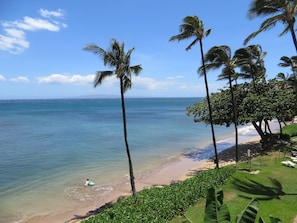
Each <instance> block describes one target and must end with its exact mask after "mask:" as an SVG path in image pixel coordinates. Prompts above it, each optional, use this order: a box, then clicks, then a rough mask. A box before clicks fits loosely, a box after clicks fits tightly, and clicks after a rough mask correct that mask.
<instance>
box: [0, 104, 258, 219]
mask: <svg viewBox="0 0 297 223" xmlns="http://www.w3.org/2000/svg"><path fill="white" fill-rule="evenodd" d="M199 100H202V99H201V98H127V99H126V100H125V102H126V113H127V130H128V142H129V146H130V152H131V156H132V162H133V168H134V175H135V176H136V177H137V175H139V174H141V173H143V172H146V171H148V170H151V169H153V168H156V167H157V166H158V165H160V163H162V162H166V161H168V160H169V159H171V158H173V157H176V156H180V155H181V154H185V153H191V154H195V159H203V158H209V157H210V156H212V155H214V152H213V147H212V138H211V131H210V126H207V125H205V124H204V123H195V122H194V121H193V117H188V116H186V107H187V106H191V105H193V104H194V103H195V102H197V101H199ZM215 133H216V139H217V140H218V150H219V151H222V150H224V149H226V148H228V147H230V146H232V145H234V136H233V135H234V128H233V127H230V128H226V127H224V126H216V127H215ZM240 135H241V137H252V136H256V134H255V133H254V132H253V131H252V127H251V126H244V127H241V128H240ZM0 154H1V156H0V201H1V202H0V219H6V220H5V222H6V223H12V222H22V221H23V220H25V219H27V218H30V217H33V216H36V215H40V214H44V215H48V214H53V213H59V211H60V212H61V210H68V209H71V208H73V207H75V206H78V205H80V206H84V205H85V206H87V204H88V203H89V202H93V204H94V205H96V202H97V201H98V200H100V199H103V198H104V196H105V195H106V194H107V193H110V192H111V191H112V190H113V187H114V185H115V184H116V183H118V182H123V181H127V180H128V176H129V173H128V172H129V170H128V160H127V154H126V149H125V144H124V137H123V123H122V110H121V101H120V99H119V98H114V99H56V100H1V101H0ZM86 178H90V179H91V180H93V181H95V183H96V187H94V188H95V191H94V189H93V190H92V191H91V190H85V189H84V188H83V186H82V185H83V183H84V182H85V180H86ZM94 196H95V198H94Z"/></svg>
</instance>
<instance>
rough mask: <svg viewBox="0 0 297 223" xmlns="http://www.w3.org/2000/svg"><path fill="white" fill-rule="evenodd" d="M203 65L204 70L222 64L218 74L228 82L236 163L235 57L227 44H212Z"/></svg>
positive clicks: (220, 78)
mask: <svg viewBox="0 0 297 223" xmlns="http://www.w3.org/2000/svg"><path fill="white" fill-rule="evenodd" d="M205 62H206V63H207V64H206V65H205V69H206V71H209V70H213V69H218V68H220V67H222V66H223V70H222V72H221V74H220V75H219V80H224V79H227V80H228V82H229V88H230V95H231V97H230V98H231V104H232V112H233V118H232V119H233V123H234V129H235V160H236V163H237V162H238V160H239V157H238V130H237V109H236V101H235V97H234V86H233V85H232V82H233V81H234V80H235V79H236V78H237V75H236V72H235V67H236V59H235V58H231V49H230V47H229V46H225V45H223V46H214V47H212V48H211V49H210V50H209V51H208V52H207V53H206V55H205ZM203 70H204V69H203V67H200V68H199V71H200V72H202V71H203Z"/></svg>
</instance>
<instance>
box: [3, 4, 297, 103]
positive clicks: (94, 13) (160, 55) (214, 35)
mask: <svg viewBox="0 0 297 223" xmlns="http://www.w3.org/2000/svg"><path fill="white" fill-rule="evenodd" d="M250 2H251V1H249V0H240V1H238V0H227V1H221V0H208V1H203V0H183V1H169V0H163V1H159V0H150V1H139V0H125V1H121V0H109V1H102V0H76V1H73V0H63V1H58V0H43V1H33V0H26V1H24V0H10V1H1V3H0V8H1V13H0V99H32V98H36V99H47V98H75V97H85V96H93V95H101V96H102V95H107V96H110V95H113V96H118V95H119V81H118V80H116V79H114V78H110V79H107V80H105V81H104V83H103V84H102V85H100V86H98V87H97V88H94V87H93V80H94V74H95V72H96V71H98V70H109V69H110V68H109V67H104V65H103V63H102V61H101V60H100V59H99V58H98V57H97V56H95V55H94V54H91V53H90V52H86V51H84V50H83V47H84V46H86V45H87V44H90V43H95V44H97V45H98V46H100V47H101V48H103V49H108V48H109V46H110V41H111V39H112V38H115V39H117V40H118V41H119V42H123V41H124V42H125V49H126V51H127V50H128V49H130V48H132V47H135V51H134V52H133V54H132V61H131V65H136V64H141V65H142V67H143V71H142V72H141V73H140V75H139V76H138V77H135V76H133V79H132V81H133V86H132V89H131V90H129V91H128V92H127V93H126V95H127V96H131V97H196V96H199V97H203V96H205V95H206V94H205V87H204V81H203V78H202V77H198V75H197V68H198V67H199V66H200V65H201V56H200V49H199V44H197V45H196V46H194V47H193V48H192V49H191V50H190V51H186V50H185V48H186V47H187V46H188V45H189V44H190V42H191V40H185V41H182V42H169V38H170V37H171V36H173V35H176V34H178V33H179V25H180V24H182V20H183V18H184V17H186V16H188V15H191V16H192V15H197V16H198V17H199V18H200V19H201V20H202V21H203V22H204V27H205V29H211V33H210V35H209V36H208V37H207V38H205V39H204V40H203V44H204V52H205V53H206V52H207V51H208V50H209V49H210V48H211V47H213V46H216V45H228V46H230V47H231V49H232V52H233V53H234V52H235V50H237V49H239V48H241V47H244V45H243V41H244V39H245V38H246V37H247V36H248V35H249V34H250V33H252V32H253V31H256V30H257V29H258V28H259V26H260V24H261V22H262V21H263V20H264V18H259V19H258V18H257V19H253V20H249V19H248V17H247V12H248V8H249V4H250ZM282 30H283V25H282V24H278V25H277V26H276V27H275V28H274V29H272V30H270V31H268V32H265V33H261V34H259V35H258V36H257V37H256V38H255V39H253V40H252V41H250V42H249V44H248V45H250V44H260V45H261V46H262V49H263V51H266V52H267V53H268V54H267V56H266V58H265V66H266V68H267V76H268V78H273V77H275V76H276V75H277V73H279V72H284V73H290V70H289V69H285V70H284V69H283V68H280V67H279V66H278V65H277V64H278V63H279V62H280V57H281V56H284V55H286V56H289V57H291V56H293V55H295V54H296V52H295V50H294V49H295V48H294V45H293V41H292V39H291V35H290V33H288V34H286V35H285V36H283V37H279V36H278V35H279V33H280V32H281V31H282ZM218 74H219V71H214V72H210V73H208V80H209V88H210V90H211V91H212V92H215V91H217V89H218V88H222V87H223V86H225V85H226V82H225V81H217V80H216V79H217V76H218Z"/></svg>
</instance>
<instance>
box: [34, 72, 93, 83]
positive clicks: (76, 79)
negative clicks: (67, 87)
mask: <svg viewBox="0 0 297 223" xmlns="http://www.w3.org/2000/svg"><path fill="white" fill-rule="evenodd" d="M93 81H94V75H92V74H90V75H86V76H82V75H78V74H75V75H65V74H51V75H49V76H45V77H38V78H37V82H38V83H41V84H54V83H56V84H75V85H82V84H90V83H93Z"/></svg>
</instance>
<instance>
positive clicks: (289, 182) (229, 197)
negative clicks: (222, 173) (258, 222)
mask: <svg viewBox="0 0 297 223" xmlns="http://www.w3.org/2000/svg"><path fill="white" fill-rule="evenodd" d="M282 160H287V158H284V154H283V153H280V152H272V153H269V154H267V155H265V156H259V157H256V158H254V159H253V161H252V162H251V165H250V163H246V162H244V163H240V164H239V165H238V170H237V171H236V173H235V174H234V175H233V176H232V177H231V178H230V179H229V180H228V181H227V183H226V184H224V185H223V186H222V189H223V191H224V203H226V204H227V205H228V207H229V210H230V213H231V220H232V222H235V218H236V215H237V214H240V213H241V211H242V210H244V209H245V207H246V206H247V205H248V204H249V202H250V200H251V198H257V199H258V200H259V201H260V209H259V212H258V217H259V216H261V217H262V218H263V219H264V220H265V222H270V221H269V215H272V216H274V217H278V218H280V219H281V220H282V222H283V223H292V222H293V219H294V218H295V216H296V215H297V168H289V167H286V166H283V165H282V164H281V161H282ZM250 167H251V171H253V170H260V172H259V173H258V174H250V172H249V171H247V170H250ZM204 208H205V199H202V200H200V201H199V202H198V203H197V204H196V205H195V206H193V207H191V208H189V209H188V210H187V211H186V212H185V214H184V215H185V216H181V217H177V218H175V219H173V220H171V221H170V223H182V222H183V223H185V222H192V223H200V222H201V223H202V222H203V218H204ZM187 219H188V220H187Z"/></svg>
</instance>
